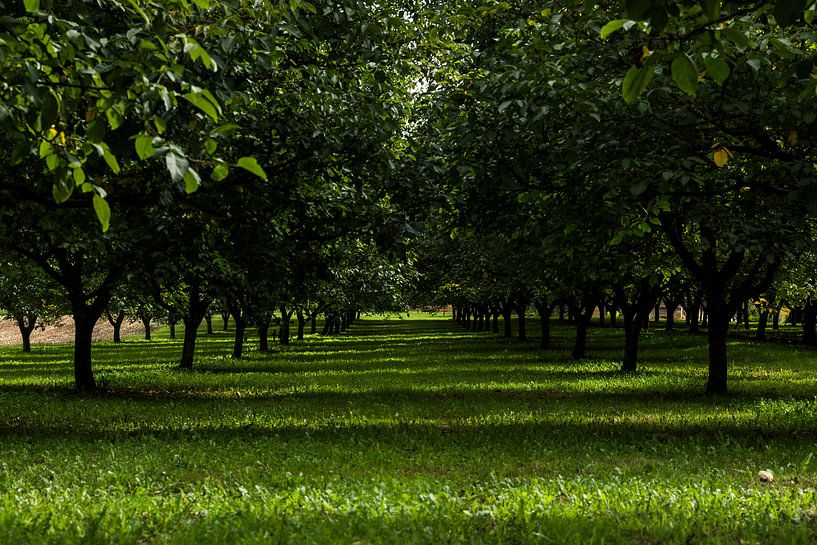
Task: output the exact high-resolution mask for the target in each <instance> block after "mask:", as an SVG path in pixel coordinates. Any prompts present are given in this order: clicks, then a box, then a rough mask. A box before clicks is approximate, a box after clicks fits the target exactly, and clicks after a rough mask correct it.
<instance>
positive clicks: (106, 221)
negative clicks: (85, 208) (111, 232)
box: [94, 195, 111, 233]
mask: <svg viewBox="0 0 817 545" xmlns="http://www.w3.org/2000/svg"><path fill="white" fill-rule="evenodd" d="M94 212H96V217H97V219H99V223H100V224H102V232H103V233H104V232H105V231H107V230H108V226H109V225H110V223H111V207H110V206H108V203H107V202H106V201H105V199H103V198H102V197H100V196H99V195H94Z"/></svg>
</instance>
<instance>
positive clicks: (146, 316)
mask: <svg viewBox="0 0 817 545" xmlns="http://www.w3.org/2000/svg"><path fill="white" fill-rule="evenodd" d="M150 318H151V316H150V315H149V314H140V315H139V321H141V322H142V326H143V327H144V328H145V340H146V341H149V340H150Z"/></svg>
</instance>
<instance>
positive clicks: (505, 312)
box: [502, 302, 513, 339]
mask: <svg viewBox="0 0 817 545" xmlns="http://www.w3.org/2000/svg"><path fill="white" fill-rule="evenodd" d="M511 312H512V310H511V305H510V303H508V302H505V303H502V320H503V322H504V324H503V325H504V328H505V332H504V334H503V337H505V338H507V339H510V338H511V337H513V330H512V327H513V323H512V322H511Z"/></svg>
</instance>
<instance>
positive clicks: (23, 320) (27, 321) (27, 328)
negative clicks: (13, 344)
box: [15, 314, 38, 353]
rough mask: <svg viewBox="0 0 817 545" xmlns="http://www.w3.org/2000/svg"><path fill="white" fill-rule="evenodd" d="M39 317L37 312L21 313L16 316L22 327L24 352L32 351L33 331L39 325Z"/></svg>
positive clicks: (18, 324)
mask: <svg viewBox="0 0 817 545" xmlns="http://www.w3.org/2000/svg"><path fill="white" fill-rule="evenodd" d="M37 318H38V316H37V315H36V314H20V315H18V316H16V318H15V321H16V322H17V327H18V328H19V329H20V337H22V339H23V352H26V353H28V352H31V332H32V331H34V328H35V327H36V325H37Z"/></svg>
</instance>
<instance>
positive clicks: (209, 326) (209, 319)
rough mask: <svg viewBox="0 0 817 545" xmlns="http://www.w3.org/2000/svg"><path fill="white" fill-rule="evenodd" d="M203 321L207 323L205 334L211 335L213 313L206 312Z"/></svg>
mask: <svg viewBox="0 0 817 545" xmlns="http://www.w3.org/2000/svg"><path fill="white" fill-rule="evenodd" d="M204 321H205V322H206V323H207V334H208V335H212V334H213V315H212V314H210V313H208V314H207V315H206V316H205V317H204Z"/></svg>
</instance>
